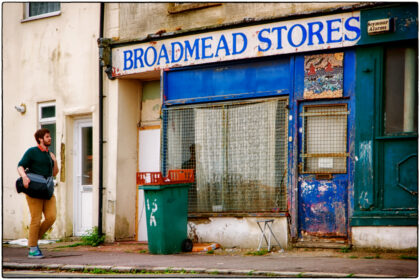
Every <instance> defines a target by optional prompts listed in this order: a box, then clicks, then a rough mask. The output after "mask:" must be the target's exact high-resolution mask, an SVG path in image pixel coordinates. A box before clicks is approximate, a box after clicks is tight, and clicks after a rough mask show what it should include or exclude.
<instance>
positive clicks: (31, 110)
mask: <svg viewBox="0 0 420 280" xmlns="http://www.w3.org/2000/svg"><path fill="white" fill-rule="evenodd" d="M2 7H3V9H2V11H3V14H2V20H3V25H2V28H3V29H2V30H3V34H2V35H3V38H2V39H3V41H2V42H3V45H2V46H3V48H2V51H3V53H2V58H3V73H2V74H3V117H4V119H3V141H4V142H3V143H4V150H3V173H2V174H3V211H4V212H3V238H4V239H17V238H26V237H27V233H28V225H29V219H30V215H29V211H28V207H27V205H26V204H27V203H26V199H25V196H24V195H23V194H17V193H16V190H15V186H14V184H15V180H16V179H17V177H18V173H17V171H16V168H17V164H18V162H19V160H20V158H21V157H22V155H23V153H24V152H25V151H26V149H28V148H29V147H31V146H35V145H36V142H35V139H34V137H33V135H34V133H35V131H36V129H37V128H38V109H37V108H38V103H39V102H46V101H55V103H56V133H57V138H56V139H57V146H56V156H57V160H58V165H59V168H60V169H61V163H62V159H63V158H64V155H62V154H61V153H60V146H61V143H64V144H66V153H65V158H66V160H65V166H66V167H67V168H66V171H65V172H66V174H65V175H66V178H65V180H64V182H59V183H58V187H57V188H56V190H55V194H56V197H57V214H58V216H57V220H56V223H55V224H54V225H53V230H52V232H51V234H50V237H51V238H59V237H63V236H69V235H71V234H72V230H71V223H72V211H73V208H72V207H73V206H72V203H69V201H70V202H71V201H72V191H68V190H72V187H73V186H72V184H71V182H72V180H71V176H72V173H71V172H69V170H70V171H71V167H70V166H71V165H72V155H73V152H74V151H73V149H72V146H71V144H70V143H71V140H70V141H69V139H71V137H72V135H68V133H67V132H69V131H72V128H68V127H67V126H68V125H72V121H71V120H72V118H74V117H75V116H79V115H90V116H92V118H93V126H94V132H93V137H94V140H93V141H94V143H93V149H94V155H95V154H97V151H98V145H97V140H96V139H97V131H96V127H97V122H98V118H97V111H98V97H97V96H98V46H97V42H96V40H97V38H98V37H99V15H100V13H99V9H100V4H99V3H61V15H59V16H54V17H49V18H43V19H38V20H32V21H27V22H21V20H22V19H23V15H24V7H25V6H24V3H3V6H2ZM21 103H25V104H26V108H27V111H26V113H25V114H24V115H21V114H20V113H18V112H17V111H16V110H15V108H14V106H16V105H20V104H21ZM67 142H68V143H67ZM97 160H98V158H97V157H95V156H94V163H93V166H94V170H93V173H94V174H95V176H94V179H93V180H94V181H93V183H94V193H95V194H96V193H97V181H98V179H97V175H96V174H97V166H98V164H97ZM60 172H64V170H60ZM60 175H61V174H58V176H57V179H58V180H59V181H60ZM97 201H98V198H97V196H94V198H93V202H92V203H93V208H94V210H97ZM94 213H95V214H94V217H93V221H95V222H96V221H97V214H96V213H97V211H94Z"/></svg>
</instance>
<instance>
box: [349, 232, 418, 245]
mask: <svg viewBox="0 0 420 280" xmlns="http://www.w3.org/2000/svg"><path fill="white" fill-rule="evenodd" d="M417 237H418V236H417V227H408V226H407V227H353V228H352V240H353V241H352V244H353V245H354V246H355V247H369V248H382V249H411V248H417V245H418V244H417Z"/></svg>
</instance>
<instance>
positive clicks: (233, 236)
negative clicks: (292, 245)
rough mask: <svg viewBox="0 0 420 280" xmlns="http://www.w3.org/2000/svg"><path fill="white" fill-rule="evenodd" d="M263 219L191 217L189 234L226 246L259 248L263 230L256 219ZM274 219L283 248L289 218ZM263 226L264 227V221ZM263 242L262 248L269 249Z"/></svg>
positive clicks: (192, 236)
mask: <svg viewBox="0 0 420 280" xmlns="http://www.w3.org/2000/svg"><path fill="white" fill-rule="evenodd" d="M263 219H264V218H260V217H259V218H254V217H246V218H233V217H232V218H230V217H223V218H221V217H215V218H209V219H200V220H195V219H190V220H189V222H188V236H189V238H191V239H192V240H194V239H195V237H198V242H216V243H219V244H220V245H221V246H223V247H226V248H233V247H237V248H255V249H256V248H258V241H259V238H260V237H261V231H260V229H259V228H258V225H257V222H256V221H257V220H263ZM270 219H272V218H270ZM273 219H274V222H273V225H272V229H273V233H274V234H275V235H276V238H277V240H278V241H279V242H280V244H281V245H282V246H283V248H287V239H288V229H287V218H285V217H284V218H283V217H282V218H273ZM261 226H262V227H263V223H262V224H261ZM267 231H268V229H267ZM267 236H268V235H267ZM262 244H263V247H262V248H264V247H265V248H266V249H267V245H266V243H265V241H264V240H263V243H262ZM271 244H277V243H276V242H275V240H274V238H271Z"/></svg>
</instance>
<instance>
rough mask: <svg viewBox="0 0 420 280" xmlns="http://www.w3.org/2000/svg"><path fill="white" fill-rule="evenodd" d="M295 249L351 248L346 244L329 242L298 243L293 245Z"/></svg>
mask: <svg viewBox="0 0 420 280" xmlns="http://www.w3.org/2000/svg"><path fill="white" fill-rule="evenodd" d="M293 247H295V248H322V249H342V248H350V245H349V244H348V243H345V242H341V241H339V242H328V241H298V242H296V243H294V244H293Z"/></svg>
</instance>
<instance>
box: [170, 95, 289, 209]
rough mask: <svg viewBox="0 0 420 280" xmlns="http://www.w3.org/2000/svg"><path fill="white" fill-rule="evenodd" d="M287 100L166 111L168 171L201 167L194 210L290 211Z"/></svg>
mask: <svg viewBox="0 0 420 280" xmlns="http://www.w3.org/2000/svg"><path fill="white" fill-rule="evenodd" d="M286 104H287V100H285V99H281V100H278V99H276V100H271V101H259V102H255V101H254V102H242V103H229V104H226V103H225V104H223V105H213V106H211V105H197V106H183V107H179V108H171V109H165V110H164V122H165V127H166V137H165V138H166V139H165V140H164V143H163V150H164V157H165V167H166V170H169V169H177V168H181V167H182V168H192V169H195V175H196V183H195V184H194V185H193V187H192V188H191V189H190V192H189V211H190V212H255V211H279V210H286V201H285V198H286V195H285V193H286V190H285V186H286V109H285V106H286Z"/></svg>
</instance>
